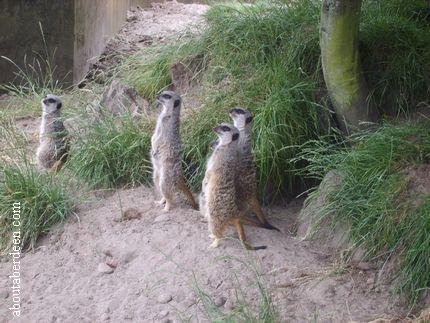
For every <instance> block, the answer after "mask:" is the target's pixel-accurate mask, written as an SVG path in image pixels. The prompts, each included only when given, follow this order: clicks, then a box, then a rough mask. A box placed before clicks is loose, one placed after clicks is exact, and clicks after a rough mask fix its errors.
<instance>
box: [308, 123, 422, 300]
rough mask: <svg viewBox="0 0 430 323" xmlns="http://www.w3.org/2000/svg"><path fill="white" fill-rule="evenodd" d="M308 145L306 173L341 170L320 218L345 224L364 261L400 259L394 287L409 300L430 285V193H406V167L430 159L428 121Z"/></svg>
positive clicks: (318, 173)
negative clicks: (340, 140)
mask: <svg viewBox="0 0 430 323" xmlns="http://www.w3.org/2000/svg"><path fill="white" fill-rule="evenodd" d="M309 145H310V146H308V147H306V148H305V149H304V153H303V155H302V158H303V159H305V160H306V161H307V162H308V163H309V166H308V167H307V169H306V170H307V171H308V172H309V175H310V176H312V177H317V178H322V177H323V176H324V175H325V174H327V172H329V171H330V170H334V169H336V170H337V171H339V172H340V174H343V176H342V177H343V180H342V183H341V185H340V186H339V187H337V188H336V189H335V190H334V192H332V193H330V194H329V197H328V203H327V204H326V205H325V206H324V208H322V209H321V210H320V212H319V213H320V214H319V216H320V217H321V219H323V218H325V217H327V216H329V217H330V219H333V222H334V224H335V223H338V222H340V223H349V224H350V230H349V232H348V234H349V239H350V241H351V242H352V243H353V250H352V252H353V251H354V250H356V249H357V248H360V247H363V248H364V250H366V254H365V257H366V258H367V259H384V260H388V259H390V258H391V257H399V259H400V268H399V269H398V275H399V277H398V286H399V291H400V292H401V294H402V295H405V296H406V297H407V298H408V300H409V304H410V305H412V304H414V303H415V302H416V301H417V300H418V298H419V296H420V295H421V293H422V291H423V290H424V289H425V288H426V287H428V285H429V283H430V275H429V272H430V263H429V259H430V258H429V256H430V249H429V248H428V247H429V242H430V240H429V235H428V234H429V230H430V227H429V223H430V222H429V221H430V203H429V201H430V200H429V198H430V196H420V195H419V194H418V193H415V192H414V191H412V192H411V191H410V190H411V188H410V187H409V186H408V183H410V182H411V180H413V178H412V177H411V176H412V175H410V173H409V171H410V169H411V168H414V167H419V166H420V165H429V163H430V127H429V123H428V122H425V123H422V124H419V125H416V124H406V125H400V126H392V125H384V126H383V127H382V128H381V129H379V130H378V131H376V132H375V133H365V134H359V135H356V136H354V137H353V138H350V139H349V140H348V141H347V142H336V141H334V143H332V144H324V143H323V144H321V143H316V142H313V143H310V144H309ZM415 176H416V175H415ZM420 176H423V177H424V176H429V178H428V180H429V181H430V175H428V174H421V175H420ZM415 180H417V179H415ZM413 185H416V184H413ZM412 189H414V188H412ZM415 189H416V188H415ZM314 195H315V194H314ZM321 219H320V220H321Z"/></svg>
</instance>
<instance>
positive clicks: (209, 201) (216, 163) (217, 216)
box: [203, 123, 266, 250]
mask: <svg viewBox="0 0 430 323" xmlns="http://www.w3.org/2000/svg"><path fill="white" fill-rule="evenodd" d="M213 130H214V131H215V132H216V133H217V135H218V137H219V140H218V143H217V144H216V146H215V149H214V152H213V153H212V155H211V157H210V158H209V160H208V162H207V166H206V173H205V178H204V181H203V182H204V183H206V189H205V199H206V212H207V218H208V225H209V233H210V237H211V238H213V242H212V244H211V247H213V248H215V247H217V246H218V243H219V240H220V239H221V238H222V236H223V234H224V232H225V230H226V229H227V227H228V225H234V226H235V228H236V230H237V232H238V234H239V239H240V240H241V241H242V243H243V244H244V245H245V247H246V248H247V249H250V250H258V249H265V248H266V247H265V246H260V247H252V246H251V245H249V244H248V243H247V242H246V238H245V232H244V230H243V224H244V223H246V224H252V225H256V226H259V225H258V224H256V223H250V222H252V221H250V220H249V219H245V217H244V214H243V213H241V212H240V211H239V208H238V206H237V201H236V186H235V179H236V167H237V163H238V158H239V155H238V145H237V143H238V139H239V130H237V128H236V127H234V126H232V125H228V124H224V123H223V124H221V125H220V126H218V127H215V128H214V129H213Z"/></svg>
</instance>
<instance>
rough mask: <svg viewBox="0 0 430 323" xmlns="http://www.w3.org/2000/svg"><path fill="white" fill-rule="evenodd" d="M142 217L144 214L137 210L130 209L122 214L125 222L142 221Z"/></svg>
mask: <svg viewBox="0 0 430 323" xmlns="http://www.w3.org/2000/svg"><path fill="white" fill-rule="evenodd" d="M141 217H142V213H141V212H140V211H139V210H137V209H135V208H129V209H127V210H125V211H124V213H123V214H122V219H123V220H134V219H140V218H141Z"/></svg>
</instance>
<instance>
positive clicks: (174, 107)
mask: <svg viewBox="0 0 430 323" xmlns="http://www.w3.org/2000/svg"><path fill="white" fill-rule="evenodd" d="M156 99H157V102H158V103H159V104H160V105H161V106H162V107H163V109H164V111H165V112H169V111H170V112H173V111H178V112H179V109H180V107H181V103H182V99H181V97H180V96H179V95H178V94H176V93H175V92H173V91H163V92H161V93H160V94H159V95H157V97H156Z"/></svg>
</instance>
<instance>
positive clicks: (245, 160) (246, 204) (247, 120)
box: [230, 108, 279, 231]
mask: <svg viewBox="0 0 430 323" xmlns="http://www.w3.org/2000/svg"><path fill="white" fill-rule="evenodd" d="M230 117H231V118H232V120H233V123H234V126H235V127H236V128H237V129H238V130H239V134H240V136H239V142H238V151H239V160H240V161H239V163H240V167H239V168H238V172H237V177H236V194H237V201H238V203H239V207H240V209H241V210H244V211H245V212H246V211H248V210H249V209H252V211H254V213H255V215H256V216H257V218H258V220H260V222H261V224H262V225H263V227H264V228H266V229H269V230H276V231H279V229H278V228H276V227H274V226H272V225H271V224H270V223H269V222H268V221H267V219H266V217H265V216H264V213H263V210H262V208H261V205H260V202H259V201H258V195H257V180H256V169H255V163H254V156H253V154H252V120H253V117H252V114H251V112H249V111H248V110H246V109H243V108H236V109H232V110H231V111H230Z"/></svg>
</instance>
